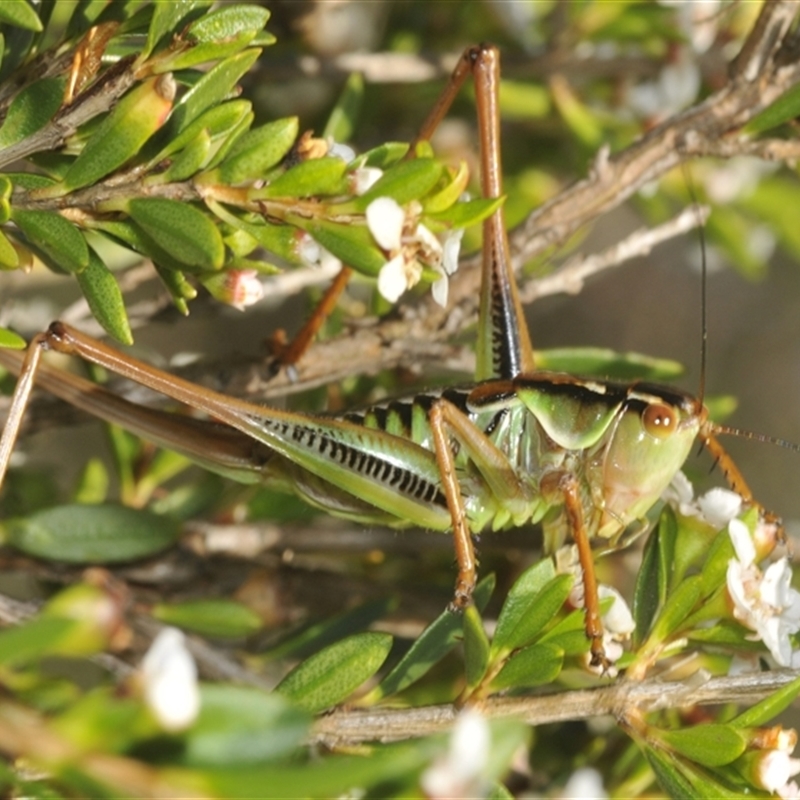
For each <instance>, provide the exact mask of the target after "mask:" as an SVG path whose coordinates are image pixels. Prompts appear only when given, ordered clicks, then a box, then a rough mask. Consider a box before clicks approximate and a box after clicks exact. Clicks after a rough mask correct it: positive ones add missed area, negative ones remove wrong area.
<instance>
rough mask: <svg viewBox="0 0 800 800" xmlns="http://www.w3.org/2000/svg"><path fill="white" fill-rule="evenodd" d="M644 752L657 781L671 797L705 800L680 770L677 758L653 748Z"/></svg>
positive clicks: (684, 799) (685, 799) (648, 748)
mask: <svg viewBox="0 0 800 800" xmlns="http://www.w3.org/2000/svg"><path fill="white" fill-rule="evenodd" d="M643 750H644V754H645V756H646V758H647V761H648V762H649V764H650V766H651V767H652V769H653V772H654V773H655V776H656V779H657V780H658V782H659V784H661V788H662V789H664V791H665V792H666V793H667V795H669V797H672V798H681V800H703V799H704V798H705V795H703V794H700V793H699V792H697V791H696V790H695V788H694V787H693V785H692V784H691V783H690V782H689V781H688V780H687V779H686V777H685V776H684V774H683V772H682V771H681V770H680V769H678V765H677V761H676V759H675V758H673V757H672V756H670V755H669V754H668V753H661V752H660V751H658V750H656V749H655V748H652V747H643ZM708 797H709V798H711V797H714V795H708Z"/></svg>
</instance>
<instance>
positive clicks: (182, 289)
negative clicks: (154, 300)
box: [154, 262, 197, 316]
mask: <svg viewBox="0 0 800 800" xmlns="http://www.w3.org/2000/svg"><path fill="white" fill-rule="evenodd" d="M154 266H155V268H156V272H157V273H158V277H159V278H161V282H162V283H163V284H164V287H165V288H166V290H167V291H168V292H169V294H170V297H171V298H172V303H173V305H174V306H175V308H176V309H177V310H178V311H179V312H180V313H181V314H183V315H184V316H186V315H187V314H188V313H189V306H188V304H187V302H186V301H187V300H194V298H195V297H197V290H196V289H195V288H194V286H192V284H191V283H189V281H188V280H187V278H186V276H185V275H184V274H183V272H181V271H180V270H179V269H172V268H170V267H162V266H161V265H160V264H158V263H157V262H156V263H155V264H154Z"/></svg>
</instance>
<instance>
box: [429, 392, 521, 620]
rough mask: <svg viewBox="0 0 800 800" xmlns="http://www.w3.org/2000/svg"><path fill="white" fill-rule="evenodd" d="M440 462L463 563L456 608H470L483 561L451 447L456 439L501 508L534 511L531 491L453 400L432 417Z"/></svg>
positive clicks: (441, 401)
mask: <svg viewBox="0 0 800 800" xmlns="http://www.w3.org/2000/svg"><path fill="white" fill-rule="evenodd" d="M428 421H429V423H430V426H431V433H432V436H433V443H434V451H435V453H436V463H437V465H438V467H439V472H440V475H441V481H442V489H443V491H444V495H445V498H446V499H447V507H448V509H449V511H450V517H451V520H452V528H453V543H454V546H455V551H456V562H457V564H458V576H457V578H456V588H455V594H454V598H453V602H452V603H451V608H453V609H454V610H461V609H464V608H466V607H467V606H468V605H469V603H470V601H471V599H472V592H473V590H474V588H475V581H476V567H477V559H476V557H475V548H474V545H473V542H472V533H471V531H470V528H469V522H468V520H467V514H466V508H465V506H464V498H463V496H462V494H461V487H460V486H459V483H458V479H457V477H456V467H455V457H454V454H453V448H452V446H451V444H450V438H449V434H452V435H453V437H454V438H455V439H456V441H457V442H458V443H459V445H460V446H461V447H462V448H463V451H464V452H465V454H466V455H468V456H469V458H470V459H471V461H472V463H473V465H474V466H475V468H476V469H477V471H478V473H479V474H480V476H481V478H482V479H483V480H484V482H485V484H486V486H487V487H488V488H489V491H490V492H491V494H492V496H493V497H494V498H496V499H497V501H498V502H499V503H500V504H507V505H511V504H519V506H520V507H529V506H530V503H531V497H530V487H529V486H528V484H526V483H525V482H524V481H522V480H521V479H520V478H519V476H518V475H517V474H516V473H515V472H514V469H513V467H512V466H511V463H510V462H509V460H508V458H507V456H506V455H505V454H504V453H503V452H502V451H501V450H500V449H499V448H497V447H496V446H495V445H494V443H493V442H492V441H491V440H490V439H489V438H487V436H486V434H484V433H483V431H481V430H480V428H478V427H476V426H475V425H474V423H473V422H472V420H470V419H469V417H467V416H466V415H465V414H464V413H462V412H461V411H460V410H459V409H458V408H456V407H455V406H454V405H453V404H452V403H450V402H449V401H447V400H445V399H443V398H440V399H438V400H437V401H436V402H434V404H433V406H432V407H431V410H430V412H429V414H428Z"/></svg>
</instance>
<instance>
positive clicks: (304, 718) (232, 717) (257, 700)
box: [181, 684, 311, 767]
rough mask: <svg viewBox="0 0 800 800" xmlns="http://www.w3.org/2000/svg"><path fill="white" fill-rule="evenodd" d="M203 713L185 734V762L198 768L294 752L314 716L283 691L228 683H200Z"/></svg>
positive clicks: (264, 759) (261, 760) (258, 761)
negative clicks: (276, 691) (294, 703)
mask: <svg viewBox="0 0 800 800" xmlns="http://www.w3.org/2000/svg"><path fill="white" fill-rule="evenodd" d="M200 698H201V703H200V715H199V717H198V719H197V721H196V722H195V724H194V725H193V726H192V727H191V729H190V730H189V731H188V732H187V733H186V734H185V736H184V739H183V752H182V754H181V762H182V763H183V764H186V765H188V766H193V767H208V766H214V765H219V766H226V767H233V766H236V765H243V764H254V765H255V764H263V763H264V762H269V761H275V760H276V759H279V758H284V757H285V756H289V755H291V753H292V751H293V750H294V749H295V748H296V747H298V746H299V745H300V744H301V743H302V740H303V738H304V737H305V736H306V735H307V734H308V729H309V726H310V723H311V718H310V716H309V715H308V714H307V713H306V712H304V711H301V710H300V709H298V708H295V707H294V706H291V705H289V703H288V702H287V701H286V700H285V699H284V698H283V697H281V696H280V695H279V694H266V693H265V692H262V691H258V690H257V689H252V688H250V687H246V686H230V685H224V684H213V685H209V684H206V685H203V686H201V688H200Z"/></svg>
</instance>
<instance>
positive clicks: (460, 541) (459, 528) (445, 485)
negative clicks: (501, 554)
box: [429, 403, 478, 611]
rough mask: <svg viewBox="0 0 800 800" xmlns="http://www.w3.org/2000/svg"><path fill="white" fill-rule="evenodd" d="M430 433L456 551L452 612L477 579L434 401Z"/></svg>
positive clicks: (464, 603)
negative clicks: (456, 568) (451, 522)
mask: <svg viewBox="0 0 800 800" xmlns="http://www.w3.org/2000/svg"><path fill="white" fill-rule="evenodd" d="M429 420H430V425H431V433H432V434H433V446H434V450H435V451H436V463H437V464H438V466H439V472H440V474H441V477H442V489H443V490H444V495H445V497H446V498H447V507H448V509H450V518H451V519H452V521H453V544H454V546H455V550H456V563H457V564H458V575H457V577H456V588H455V594H454V595H453V602H452V603H451V604H450V608H451V610H453V611H463V610H464V609H465V608H466V607H467V606H468V605H469V604H470V603H471V602H472V592H473V590H474V589H475V583H476V580H477V566H478V565H477V560H476V558H475V548H474V546H473V544H472V534H471V532H470V530H469V525H468V524H467V515H466V510H465V508H464V498H463V497H462V496H461V488H460V487H459V485H458V480H457V479H456V468H455V460H454V458H453V450H452V448H451V447H450V442H449V441H448V437H447V432H446V431H445V426H444V413H443V409H442V404H441V403H435V404H434V406H433V408H432V409H431V412H430V417H429Z"/></svg>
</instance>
